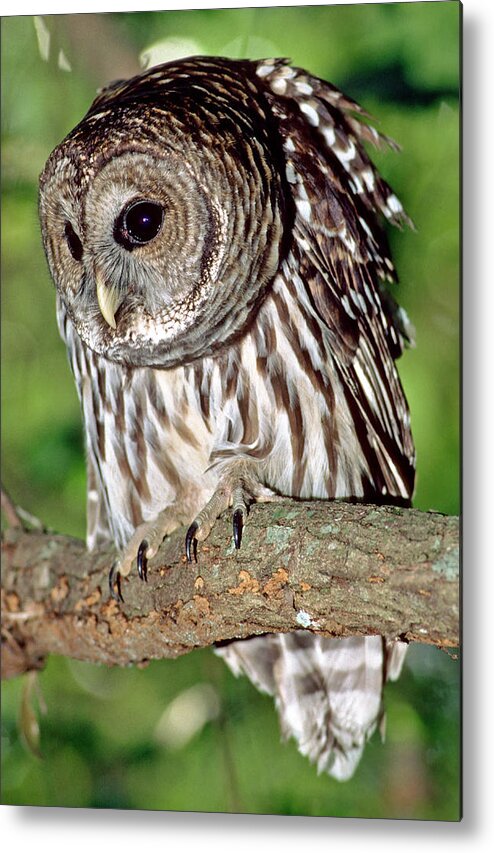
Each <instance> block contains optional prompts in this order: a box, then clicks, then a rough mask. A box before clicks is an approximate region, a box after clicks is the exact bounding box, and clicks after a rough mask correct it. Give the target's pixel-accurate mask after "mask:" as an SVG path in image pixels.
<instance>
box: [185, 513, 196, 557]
mask: <svg viewBox="0 0 494 853" xmlns="http://www.w3.org/2000/svg"><path fill="white" fill-rule="evenodd" d="M198 527H199V525H198V524H197V521H193V522H192V524H191V525H190V527H189V529H188V531H187V535H186V537H185V553H186V555H187V562H188V563H192V555H193V556H194V562H195V563H197V539H196V537H195V532H196V530H197V528H198Z"/></svg>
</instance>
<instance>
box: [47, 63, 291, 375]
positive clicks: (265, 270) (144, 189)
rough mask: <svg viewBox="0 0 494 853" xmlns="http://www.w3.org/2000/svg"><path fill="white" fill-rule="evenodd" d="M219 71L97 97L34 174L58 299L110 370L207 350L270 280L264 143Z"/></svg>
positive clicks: (163, 74)
mask: <svg viewBox="0 0 494 853" xmlns="http://www.w3.org/2000/svg"><path fill="white" fill-rule="evenodd" d="M211 68H213V70H214V71H215V74H211ZM219 70H220V71H221V76H220V74H219ZM219 70H218V67H215V65H214V61H213V60H197V59H196V60H188V61H184V62H182V63H176V64H175V65H170V64H169V65H166V66H161V67H160V68H157V69H156V68H154V69H152V70H151V71H150V72H148V73H146V74H143V75H140V76H139V77H137V78H133V79H132V80H130V81H128V82H127V83H123V84H119V85H118V86H115V87H111V88H110V89H108V90H107V92H106V93H105V92H104V93H103V94H102V95H100V96H99V97H98V98H97V99H96V101H95V102H94V104H93V106H92V107H91V109H90V110H89V112H88V114H87V115H86V117H85V118H84V119H83V121H82V122H81V123H80V124H79V125H78V126H77V127H76V128H75V130H74V131H73V132H72V133H71V134H70V135H69V136H68V137H67V138H66V139H65V140H64V141H63V142H62V143H61V144H60V145H59V146H58V148H56V149H55V151H54V152H53V153H52V155H51V156H50V158H49V160H48V162H47V164H46V166H45V169H44V171H43V174H42V175H41V179H40V205H39V207H40V218H41V226H42V234H43V242H44V246H45V251H46V255H47V258H48V263H49V266H50V271H51V274H52V277H53V279H54V282H55V285H56V287H57V290H58V293H59V295H60V297H61V299H62V301H63V303H64V304H65V307H66V309H67V312H68V314H69V317H70V319H71V321H72V323H73V324H74V327H75V329H76V331H77V332H78V334H79V335H80V336H81V338H82V339H83V340H84V342H85V343H86V344H87V345H88V346H89V347H90V348H91V349H93V350H94V351H96V352H97V353H99V354H100V355H103V356H105V357H107V358H109V359H111V360H115V361H119V362H122V363H126V364H133V365H136V366H144V365H152V366H161V367H171V366H174V365H176V364H179V363H182V362H186V361H190V360H193V359H195V358H198V357H201V356H204V355H207V354H210V353H212V352H214V351H216V350H217V349H218V348H219V347H221V346H222V345H223V344H224V343H226V342H227V341H229V340H231V339H232V337H234V336H235V335H237V334H238V333H239V332H240V331H241V330H242V329H243V328H244V327H245V325H246V323H247V322H248V321H249V317H250V315H251V314H252V312H253V311H254V310H255V309H256V306H257V305H258V304H259V301H260V299H261V298H262V296H263V294H264V292H265V289H266V286H267V284H268V283H269V281H270V280H271V279H272V277H273V276H274V274H275V272H276V270H277V267H278V264H279V258H280V244H281V239H282V225H281V212H280V207H281V197H282V190H281V188H280V185H279V178H278V174H279V170H278V169H276V168H275V166H274V165H273V164H274V163H275V157H274V156H273V149H274V148H275V147H276V144H277V143H276V140H274V139H273V135H272V131H270V129H269V127H268V123H267V122H266V120H265V118H266V114H265V112H264V106H263V102H262V95H261V94H260V93H259V92H257V91H256V89H255V84H254V82H252V81H247V82H246V80H245V75H244V74H239V73H238V72H237V71H236V70H235V69H234V66H233V64H232V66H231V68H230V66H228V65H227V66H226V70H225V67H224V66H223V65H222V66H221V67H220V69H219ZM227 72H228V74H227ZM228 75H229V77H230V79H226V80H225V77H227V78H228Z"/></svg>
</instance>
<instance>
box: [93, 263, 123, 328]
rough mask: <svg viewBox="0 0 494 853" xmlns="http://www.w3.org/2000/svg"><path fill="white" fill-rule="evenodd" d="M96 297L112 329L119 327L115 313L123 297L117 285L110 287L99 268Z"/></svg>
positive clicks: (97, 271)
mask: <svg viewBox="0 0 494 853" xmlns="http://www.w3.org/2000/svg"><path fill="white" fill-rule="evenodd" d="M95 278H96V297H97V299H98V305H99V310H100V311H101V313H102V315H103V317H104V318H105V320H106V322H107V323H108V325H109V326H111V328H112V329H116V328H117V324H116V322H115V314H116V312H117V309H118V307H119V305H120V304H121V302H122V297H121V295H120V293H119V291H118V288H116V287H108V285H107V284H106V281H105V280H104V278H103V276H102V275H101V273H100V271H99V270H96V275H95Z"/></svg>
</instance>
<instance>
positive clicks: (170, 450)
mask: <svg viewBox="0 0 494 853" xmlns="http://www.w3.org/2000/svg"><path fill="white" fill-rule="evenodd" d="M381 142H386V143H389V144H392V143H391V140H389V139H387V138H386V137H383V136H381V135H380V134H378V133H377V131H376V130H375V129H374V128H373V127H371V126H370V125H369V124H368V122H367V115H366V114H365V113H364V111H363V110H362V109H361V108H360V107H359V106H358V105H357V104H356V103H355V102H353V101H352V100H350V99H349V98H348V97H346V96H345V95H343V94H342V93H341V92H340V91H338V90H337V89H336V88H334V87H333V86H332V85H330V84H329V83H326V82H324V81H322V80H320V79H317V78H315V77H313V76H311V75H310V74H309V73H307V72H305V71H303V70H301V69H299V68H295V67H292V66H291V65H290V64H289V63H288V62H287V61H285V60H281V59H274V60H266V61H257V62H253V61H233V60H228V59H221V58H207V57H192V58H188V59H183V60H180V61H176V62H172V63H168V64H165V65H161V66H158V67H154V68H152V69H151V70H149V71H147V72H145V73H142V74H141V75H139V76H137V77H134V78H133V79H131V80H128V81H117V82H116V83H114V84H112V85H110V86H109V87H108V88H106V89H104V90H102V92H101V93H100V94H99V95H98V97H97V98H96V100H95V101H94V103H93V104H92V106H91V107H90V109H89V112H88V113H87V115H86V116H85V117H84V118H83V120H82V121H81V122H80V124H79V125H78V126H77V127H76V128H75V129H74V130H73V131H72V132H71V133H70V134H69V135H68V136H67V137H66V139H65V140H64V141H63V142H62V143H61V144H60V145H59V146H58V147H57V148H56V149H55V151H54V152H53V153H52V155H51V156H50V158H49V160H48V162H47V164H46V167H45V169H44V171H43V174H42V176H41V180H40V218H41V226H42V234H43V241H44V246H45V251H46V255H47V258H48V263H49V266H50V270H51V273H52V276H53V279H54V281H55V285H56V290H57V313H58V322H59V327H60V331H61V334H62V336H63V338H64V340H65V342H66V344H67V348H68V353H69V357H70V362H71V365H72V370H73V373H74V376H75V380H76V384H77V389H78V393H79V396H80V400H81V404H82V412H83V419H84V427H85V434H86V445H87V466H88V535H87V541H88V546H89V548H95V547H96V546H99V545H103V544H108V543H109V542H111V543H115V544H116V546H117V548H118V549H119V551H120V558H119V561H118V563H117V565H116V566H114V567H113V568H112V571H111V572H110V590H111V593H112V595H114V596H115V597H117V598H118V596H119V595H120V578H121V577H122V576H123V577H125V576H126V575H128V574H129V572H130V569H131V566H132V564H133V561H134V560H136V559H137V564H138V570H139V574H140V575H141V577H145V576H146V567H147V560H148V559H149V558H150V556H152V555H153V554H154V553H156V551H157V549H158V547H159V544H160V543H161V541H162V540H163V538H164V537H165V536H166V535H167V534H169V533H170V532H171V531H172V530H173V529H174V528H176V527H177V526H179V525H183V524H185V525H187V526H188V533H187V538H186V543H185V547H186V551H187V556H188V558H189V560H190V559H192V556H193V552H194V548H195V547H196V546H197V542H201V541H202V540H204V539H205V538H206V537H207V535H208V533H209V531H210V529H211V526H212V524H213V523H214V521H215V519H216V518H217V517H218V515H219V514H220V513H222V512H223V511H225V510H228V509H229V511H230V512H231V517H232V527H233V537H234V541H235V545H236V546H237V548H238V547H240V543H241V537H242V529H243V525H244V522H245V519H246V515H247V511H248V508H249V506H250V505H251V504H253V503H255V502H256V501H269V500H276V499H277V498H278V499H279V496H289V497H294V498H307V499H328V498H329V499H330V498H346V499H356V500H365V501H369V502H373V501H376V502H383V501H384V502H391V503H394V502H398V503H402V504H407V503H408V502H409V501H410V498H411V495H412V491H413V482H414V449H413V443H412V437H411V433H410V420H409V413H408V408H407V404H406V401H405V398H404V394H403V391H402V388H401V384H400V381H399V378H398V374H397V372H396V368H395V364H394V361H395V359H396V358H397V357H398V356H399V355H400V354H401V352H402V350H403V348H404V346H405V345H406V344H407V342H409V339H410V326H409V323H408V320H407V317H406V314H405V313H404V311H402V310H401V309H400V308H399V307H398V305H397V304H396V302H395V301H394V299H393V297H392V296H391V295H390V293H389V292H388V290H387V289H386V287H387V283H388V282H391V281H393V280H394V279H395V271H394V267H393V263H392V261H391V259H390V254H389V250H388V246H387V241H386V237H385V232H384V229H383V221H384V220H388V221H389V222H391V223H394V224H397V225H402V224H404V223H407V222H409V220H408V218H407V216H406V214H405V212H404V210H403V208H402V205H401V204H400V202H399V201H398V199H397V197H396V195H394V193H393V192H392V191H391V189H390V188H389V186H388V185H387V184H386V183H385V182H384V180H383V179H382V178H381V177H380V175H379V174H378V173H377V171H376V169H375V167H374V166H373V164H372V162H371V161H370V159H369V156H368V154H367V152H366V149H365V147H364V144H363V143H374V144H379V143H381ZM404 648H405V647H404V646H403V645H402V644H400V643H389V644H387V643H386V642H385V641H384V640H383V639H382V638H381V637H378V636H369V637H358V638H350V639H331V638H323V637H318V636H315V635H314V634H311V633H310V632H307V631H302V630H301V631H300V632H296V633H293V634H288V635H281V634H273V635H268V636H262V637H254V638H251V639H248V640H243V641H234V642H232V643H230V644H227V645H226V646H224V647H222V648H221V649H220V650H219V653H220V654H221V655H222V656H223V657H224V659H225V660H226V662H227V663H228V664H229V666H230V667H231V669H232V670H233V671H234V672H235V673H236V674H239V673H245V674H246V675H247V676H248V677H249V678H250V679H251V680H252V681H253V683H254V684H255V685H256V686H257V687H258V688H259V689H261V690H263V691H265V692H267V693H270V694H272V695H273V696H274V699H275V703H276V706H277V708H278V711H279V715H280V722H281V728H282V732H283V734H284V735H285V736H287V737H290V736H293V737H295V739H296V741H297V743H298V747H299V749H300V750H301V752H302V753H303V754H304V755H307V756H308V757H309V758H310V759H311V760H312V761H313V762H315V763H316V764H317V767H318V769H319V770H326V771H328V772H329V773H330V774H331V775H333V776H334V777H336V778H338V779H347V778H349V777H350V776H351V775H352V773H353V772H354V770H355V767H356V765H357V763H358V761H359V759H360V756H361V754H362V751H363V748H364V744H365V742H366V740H367V739H368V737H369V736H370V734H371V733H372V732H373V731H374V729H375V728H376V726H377V725H378V723H379V721H380V719H381V713H382V689H383V683H384V682H385V680H386V678H389V677H397V676H398V674H399V671H400V667H401V663H402V659H403V650H404Z"/></svg>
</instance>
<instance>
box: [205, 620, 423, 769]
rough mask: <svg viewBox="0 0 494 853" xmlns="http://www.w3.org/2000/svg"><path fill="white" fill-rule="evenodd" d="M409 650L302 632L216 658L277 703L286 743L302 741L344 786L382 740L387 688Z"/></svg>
mask: <svg viewBox="0 0 494 853" xmlns="http://www.w3.org/2000/svg"><path fill="white" fill-rule="evenodd" d="M406 649H407V646H406V644H405V643H396V642H393V643H389V644H387V643H386V642H385V641H384V640H383V639H382V638H381V637H377V636H373V637H348V638H342V639H333V638H328V637H319V636H317V635H314V634H311V633H310V632H307V631H297V632H296V633H291V634H270V635H266V636H261V637H253V638H251V639H248V640H239V641H236V642H234V643H230V644H228V645H225V646H222V647H221V648H219V649H217V654H219V655H221V657H223V659H224V660H225V661H226V663H227V664H228V665H229V667H230V669H231V670H232V671H233V673H234V674H235V675H240V674H244V675H247V676H248V678H250V680H251V681H252V682H253V683H254V684H255V686H256V687H257V688H258V689H259V690H261V691H262V692H264V693H268V694H269V695H271V696H274V699H275V703H276V707H277V709H278V713H279V715H280V722H281V729H282V732H283V735H284V737H285V738H287V739H288V738H290V737H293V738H295V740H296V741H297V745H298V748H299V750H300V752H301V753H302V755H306V756H307V757H308V758H309V760H310V761H312V762H313V763H314V764H316V765H317V769H318V771H319V772H322V771H326V772H327V773H329V774H330V775H331V776H334V778H335V779H338V780H339V781H345V780H347V779H349V778H350V777H351V776H352V775H353V773H354V771H355V769H356V767H357V765H358V763H359V761H360V758H361V756H362V753H363V750H364V747H365V744H366V743H367V741H368V740H369V738H370V737H371V735H372V734H373V732H374V731H375V729H376V727H377V726H379V727H380V728H381V733H382V734H383V722H384V715H383V708H382V690H383V685H384V682H385V681H386V679H393V680H394V679H396V678H398V676H399V674H400V671H401V667H402V664H403V660H404V656H405V653H406Z"/></svg>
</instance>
